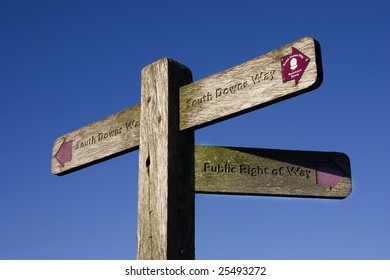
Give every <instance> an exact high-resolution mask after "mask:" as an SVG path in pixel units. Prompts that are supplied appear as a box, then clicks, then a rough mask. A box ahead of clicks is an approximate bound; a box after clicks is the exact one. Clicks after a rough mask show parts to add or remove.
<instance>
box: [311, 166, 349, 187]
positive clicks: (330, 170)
mask: <svg viewBox="0 0 390 280" xmlns="http://www.w3.org/2000/svg"><path fill="white" fill-rule="evenodd" d="M343 177H345V173H344V172H343V171H342V170H341V169H340V167H338V166H337V165H336V164H335V163H334V162H333V161H331V160H328V161H324V162H318V163H317V184H319V185H326V186H329V187H330V188H331V189H332V188H334V187H335V186H337V184H338V183H339V182H340V180H341V179H342V178H343Z"/></svg>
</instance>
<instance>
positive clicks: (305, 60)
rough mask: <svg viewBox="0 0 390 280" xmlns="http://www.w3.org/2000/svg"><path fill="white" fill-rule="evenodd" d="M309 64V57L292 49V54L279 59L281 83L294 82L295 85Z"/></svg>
mask: <svg viewBox="0 0 390 280" xmlns="http://www.w3.org/2000/svg"><path fill="white" fill-rule="evenodd" d="M309 62H310V58H309V57H307V56H306V55H304V54H303V53H301V52H300V51H299V50H297V49H296V48H292V53H291V54H289V55H286V56H283V57H282V59H281V64H282V78H283V83H286V82H288V81H291V80H295V84H298V82H299V80H300V79H301V77H302V75H303V73H304V72H305V70H306V67H307V65H309Z"/></svg>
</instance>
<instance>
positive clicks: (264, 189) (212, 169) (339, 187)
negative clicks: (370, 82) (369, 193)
mask: <svg viewBox="0 0 390 280" xmlns="http://www.w3.org/2000/svg"><path fill="white" fill-rule="evenodd" d="M195 191H196V192H197V193H219V194H241V195H242V194H248V195H270V196H298V197H321V198H345V197H347V196H348V195H349V194H350V193H351V191H352V182H351V168H350V161H349V158H348V156H347V155H345V154H343V153H336V152H311V151H289V150H272V149H254V148H234V147H214V146H196V147H195Z"/></svg>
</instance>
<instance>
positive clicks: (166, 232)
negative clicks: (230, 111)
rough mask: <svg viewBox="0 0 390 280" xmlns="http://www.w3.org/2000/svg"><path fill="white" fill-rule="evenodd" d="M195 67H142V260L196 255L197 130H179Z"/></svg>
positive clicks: (165, 61)
mask: <svg viewBox="0 0 390 280" xmlns="http://www.w3.org/2000/svg"><path fill="white" fill-rule="evenodd" d="M191 82H192V74H191V71H190V70H189V69H188V68H187V67H185V66H183V65H182V64H180V63H178V62H175V61H173V60H171V59H168V58H164V59H161V60H159V61H157V62H155V63H153V64H150V65H148V66H146V67H145V68H144V69H143V70H142V89H141V91H142V92H141V116H140V123H141V124H142V125H141V126H140V152H139V179H138V234H137V237H138V240H137V242H138V246H137V258H138V259H146V260H152V259H157V260H158V259H159V260H167V259H195V249H194V247H195V246H194V228H195V226H194V192H193V190H194V133H193V132H192V131H187V132H180V131H179V107H180V106H179V88H180V87H181V86H183V85H186V84H189V83H191Z"/></svg>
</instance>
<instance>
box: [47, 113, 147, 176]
mask: <svg viewBox="0 0 390 280" xmlns="http://www.w3.org/2000/svg"><path fill="white" fill-rule="evenodd" d="M139 116H140V106H139V105H137V106H134V107H132V108H130V109H127V110H124V111H122V112H119V113H117V114H114V115H111V116H109V117H107V118H104V119H102V120H100V121H97V122H95V123H92V124H90V125H87V126H85V127H83V128H80V129H79V130H76V131H73V132H71V133H68V134H66V135H63V136H61V137H59V138H58V139H57V140H56V141H55V143H54V147H53V157H52V162H51V170H52V173H53V174H65V173H67V172H69V171H74V170H76V169H77V168H80V167H85V166H87V165H89V164H92V163H96V162H98V161H99V160H103V159H107V158H109V157H110V156H115V155H120V154H122V153H125V152H128V151H131V150H132V149H135V148H137V147H138V145H139V125H140V124H139Z"/></svg>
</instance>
